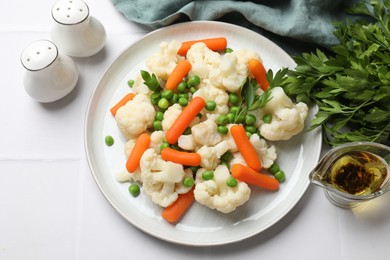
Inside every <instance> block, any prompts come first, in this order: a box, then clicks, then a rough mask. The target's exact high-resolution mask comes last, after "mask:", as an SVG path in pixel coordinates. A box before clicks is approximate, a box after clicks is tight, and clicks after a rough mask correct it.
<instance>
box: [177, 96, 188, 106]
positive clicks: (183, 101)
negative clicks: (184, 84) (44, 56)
mask: <svg viewBox="0 0 390 260" xmlns="http://www.w3.org/2000/svg"><path fill="white" fill-rule="evenodd" d="M179 105H180V106H182V107H185V106H186V105H188V99H186V98H184V97H181V98H179Z"/></svg>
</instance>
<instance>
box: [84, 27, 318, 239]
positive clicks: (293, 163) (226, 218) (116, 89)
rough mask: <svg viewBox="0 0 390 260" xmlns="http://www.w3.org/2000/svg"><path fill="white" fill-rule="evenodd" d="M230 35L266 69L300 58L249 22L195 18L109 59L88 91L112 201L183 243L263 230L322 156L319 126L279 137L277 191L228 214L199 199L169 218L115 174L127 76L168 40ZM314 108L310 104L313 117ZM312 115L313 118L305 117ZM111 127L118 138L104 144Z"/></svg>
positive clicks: (121, 164)
mask: <svg viewBox="0 0 390 260" xmlns="http://www.w3.org/2000/svg"><path fill="white" fill-rule="evenodd" d="M218 36H225V37H226V38H227V39H228V46H229V47H231V48H232V49H233V50H237V49H247V50H254V51H256V52H258V53H259V54H260V55H261V58H262V59H263V62H264V65H265V67H266V68H267V69H273V70H274V71H275V72H276V71H277V70H278V69H280V68H282V67H290V68H293V67H294V66H295V63H294V61H293V60H292V59H291V58H290V57H289V56H288V55H287V54H286V53H285V52H284V51H283V50H282V49H280V48H279V47H278V46H277V45H275V44H274V43H272V42H271V41H269V40H268V39H266V38H264V37H263V36H261V35H259V34H257V33H255V32H253V31H250V30H248V29H245V28H242V27H239V26H235V25H231V24H226V23H220V22H189V23H182V24H177V25H173V26H170V27H166V28H163V29H159V30H156V31H154V32H152V33H150V34H148V35H146V36H145V37H143V38H142V39H140V40H139V41H137V42H136V43H134V44H132V45H131V46H129V47H128V48H127V49H126V50H124V51H123V52H122V53H121V54H120V55H119V56H118V58H117V59H115V61H114V62H113V63H112V64H111V65H110V66H109V67H108V69H107V70H106V72H105V73H104V75H103V77H102V78H101V80H100V82H99V83H98V85H97V86H96V89H95V90H94V92H93V94H92V97H91V99H90V102H89V105H88V110H87V114H86V122H85V148H86V154H87V158H88V162H89V165H90V168H91V171H92V174H93V176H94V178H95V180H96V182H97V184H98V186H99V188H100V189H101V191H102V192H103V194H104V195H105V197H106V198H107V199H108V201H109V202H110V203H111V204H112V206H113V207H114V208H115V209H116V210H117V211H118V212H119V213H120V214H121V215H122V216H123V217H124V218H125V219H127V220H128V221H129V222H130V223H131V224H133V225H134V226H136V227H137V228H139V229H141V230H143V231H144V232H146V233H149V234H150V235H152V236H155V237H157V238H160V239H163V240H166V241H170V242H173V243H178V244H185V245H192V246H204V245H220V244H228V243H232V242H237V241H240V240H243V239H246V238H248V237H251V236H253V235H255V234H257V233H260V232H262V231H264V230H265V229H267V228H269V227H270V226H272V225H273V224H275V223H276V222H277V221H278V220H280V219H281V218H282V217H283V216H285V215H286V214H287V213H288V212H289V211H290V210H291V208H292V207H293V206H294V205H295V204H296V203H297V202H298V201H299V199H300V198H301V197H302V195H303V194H304V192H305V191H306V189H307V187H308V184H309V181H308V173H309V171H310V170H311V169H312V168H313V167H314V166H315V164H316V163H317V162H318V159H319V156H320V150H321V133H320V131H319V130H315V131H311V132H307V133H303V134H300V135H298V136H296V137H294V138H292V139H291V140H289V141H285V142H278V143H276V144H275V145H276V147H277V153H278V162H279V164H280V166H281V168H282V169H283V170H284V171H285V173H286V181H285V182H284V183H282V184H281V187H280V190H279V191H277V192H267V191H263V190H261V189H258V188H252V193H251V198H250V200H249V202H247V203H246V204H245V205H243V206H241V207H239V208H238V209H237V210H236V211H234V212H232V213H230V214H223V213H219V212H217V211H215V210H210V209H208V208H207V207H205V206H202V205H200V204H198V203H194V204H193V205H192V206H191V208H190V209H189V211H188V212H187V213H186V215H185V216H184V218H182V219H181V221H180V222H179V223H178V224H176V225H171V224H169V223H167V222H165V221H164V220H163V219H162V218H161V211H162V209H161V208H160V207H158V206H156V205H154V204H153V203H152V202H151V201H150V200H149V198H147V197H146V196H144V195H143V194H142V193H141V195H140V196H139V197H137V198H133V197H132V196H130V195H129V193H128V191H127V187H128V185H129V184H121V183H119V182H117V180H116V179H115V177H114V176H115V174H116V173H117V172H118V171H123V170H124V168H125V161H126V159H125V156H124V154H123V145H124V139H123V137H122V136H121V134H120V132H119V131H118V129H117V127H116V124H115V120H114V118H113V117H112V116H111V114H110V113H109V108H110V107H111V106H112V105H113V104H115V103H116V102H117V101H118V100H119V99H120V98H121V97H122V96H123V95H124V94H125V93H127V92H128V91H129V87H128V86H127V80H128V79H131V78H134V77H133V75H134V73H135V72H139V70H140V69H141V68H144V65H143V64H144V61H145V59H146V58H147V57H148V56H150V55H151V54H152V53H154V52H155V51H156V50H157V49H158V46H159V44H160V42H162V41H171V40H174V39H176V40H178V41H184V40H191V39H201V38H208V37H218ZM313 114H314V112H313V111H311V112H310V116H309V118H312V117H313ZM307 123H308V122H307ZM106 135H112V136H113V137H114V139H115V144H114V145H113V146H111V147H108V146H106V145H105V142H104V137H105V136H106Z"/></svg>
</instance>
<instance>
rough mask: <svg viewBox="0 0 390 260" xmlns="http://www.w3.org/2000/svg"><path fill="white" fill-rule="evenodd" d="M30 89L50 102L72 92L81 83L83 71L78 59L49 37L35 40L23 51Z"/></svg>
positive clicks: (30, 93)
mask: <svg viewBox="0 0 390 260" xmlns="http://www.w3.org/2000/svg"><path fill="white" fill-rule="evenodd" d="M20 59H21V63H22V65H23V66H24V68H25V69H26V70H25V73H24V76H23V84H24V88H25V90H26V92H27V93H28V94H29V95H30V96H31V97H32V98H33V99H35V100H36V101H39V102H43V103H48V102H53V101H56V100H59V99H61V98H63V97H65V96H66V95H67V94H69V93H70V92H71V91H72V90H73V89H74V87H75V86H76V84H77V81H78V77H79V73H78V70H77V67H76V64H75V63H74V61H73V60H72V59H71V58H69V57H68V56H66V55H62V54H60V53H59V51H58V49H57V46H56V45H55V44H54V43H53V42H51V41H48V40H39V41H36V42H33V43H31V44H30V45H29V46H28V47H26V48H25V49H24V50H23V52H22V54H21V58H20Z"/></svg>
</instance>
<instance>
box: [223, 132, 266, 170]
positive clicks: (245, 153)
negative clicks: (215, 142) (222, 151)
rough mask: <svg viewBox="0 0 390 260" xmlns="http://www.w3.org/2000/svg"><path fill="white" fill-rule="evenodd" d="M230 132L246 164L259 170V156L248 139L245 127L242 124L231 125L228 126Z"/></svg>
mask: <svg viewBox="0 0 390 260" xmlns="http://www.w3.org/2000/svg"><path fill="white" fill-rule="evenodd" d="M230 132H231V134H232V136H233V139H234V142H235V143H236V145H237V148H238V151H240V153H241V155H242V157H244V160H245V162H246V163H247V164H248V166H249V167H251V168H252V169H253V170H256V171H260V169H261V167H262V166H261V161H260V158H259V156H258V155H257V153H256V150H255V148H254V147H253V146H252V144H251V142H250V141H249V139H248V136H247V135H246V132H245V128H244V127H243V126H242V125H233V126H232V127H231V128H230Z"/></svg>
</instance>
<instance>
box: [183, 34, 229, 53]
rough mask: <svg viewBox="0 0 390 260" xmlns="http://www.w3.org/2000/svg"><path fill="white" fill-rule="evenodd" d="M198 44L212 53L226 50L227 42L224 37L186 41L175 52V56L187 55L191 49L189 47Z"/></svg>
mask: <svg viewBox="0 0 390 260" xmlns="http://www.w3.org/2000/svg"><path fill="white" fill-rule="evenodd" d="M198 42H203V43H204V44H206V46H207V47H208V48H209V49H210V50H212V51H223V50H225V49H226V46H227V40H226V38H225V37H218V38H208V39H201V40H194V41H186V42H182V44H181V47H180V49H179V51H178V52H177V54H179V55H182V56H185V55H186V54H187V51H188V50H189V49H190V48H191V46H192V45H194V44H195V43H198Z"/></svg>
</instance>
